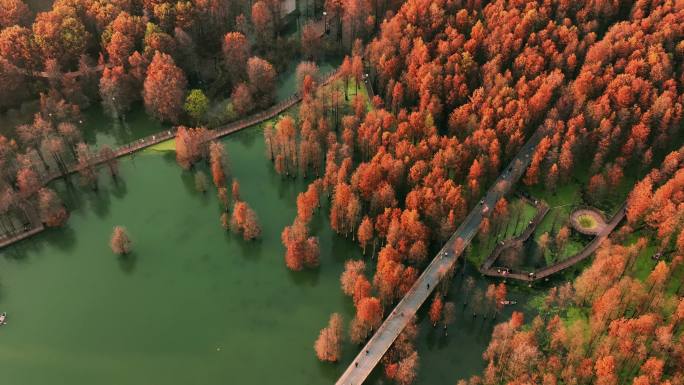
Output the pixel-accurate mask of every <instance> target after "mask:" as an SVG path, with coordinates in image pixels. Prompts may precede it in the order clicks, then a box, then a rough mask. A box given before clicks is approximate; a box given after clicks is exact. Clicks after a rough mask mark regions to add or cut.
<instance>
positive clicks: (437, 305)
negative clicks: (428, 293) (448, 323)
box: [428, 296, 444, 327]
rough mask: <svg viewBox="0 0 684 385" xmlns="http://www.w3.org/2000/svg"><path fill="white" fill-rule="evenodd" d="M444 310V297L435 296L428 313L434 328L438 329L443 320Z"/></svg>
mask: <svg viewBox="0 0 684 385" xmlns="http://www.w3.org/2000/svg"><path fill="white" fill-rule="evenodd" d="M443 308H444V303H443V302H442V297H440V296H435V297H434V299H433V300H432V304H430V310H429V311H428V316H429V317H430V322H432V326H433V327H436V326H437V323H439V320H440V319H441V318H442V309H443Z"/></svg>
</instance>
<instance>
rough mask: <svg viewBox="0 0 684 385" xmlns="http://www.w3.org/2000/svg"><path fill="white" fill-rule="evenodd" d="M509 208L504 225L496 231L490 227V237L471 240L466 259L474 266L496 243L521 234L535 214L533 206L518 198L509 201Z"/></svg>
mask: <svg viewBox="0 0 684 385" xmlns="http://www.w3.org/2000/svg"><path fill="white" fill-rule="evenodd" d="M509 208H510V216H509V220H508V221H507V222H506V223H504V224H503V225H502V226H500V227H499V228H498V229H496V228H494V227H495V226H493V225H492V230H491V231H492V233H491V235H490V236H488V237H486V238H484V239H481V238H480V237H479V236H478V237H476V238H475V239H474V240H473V242H472V248H471V251H470V253H468V256H467V258H468V260H469V261H470V262H471V263H473V264H474V265H476V266H479V265H481V264H482V262H484V260H485V259H487V257H488V256H489V254H490V253H491V252H492V250H494V247H496V243H497V242H499V241H501V240H504V239H508V238H513V237H516V236H518V235H520V234H522V232H523V231H524V230H525V228H526V227H527V224H528V223H529V222H530V220H532V218H534V216H535V214H536V213H537V210H536V208H535V207H534V206H532V205H531V204H529V203H527V201H525V200H522V199H519V198H515V199H513V200H511V202H510V203H509Z"/></svg>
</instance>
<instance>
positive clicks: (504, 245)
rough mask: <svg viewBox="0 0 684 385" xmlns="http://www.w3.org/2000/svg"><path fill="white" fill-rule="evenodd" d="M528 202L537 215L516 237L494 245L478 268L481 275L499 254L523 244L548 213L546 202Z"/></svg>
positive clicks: (488, 268)
mask: <svg viewBox="0 0 684 385" xmlns="http://www.w3.org/2000/svg"><path fill="white" fill-rule="evenodd" d="M526 200H527V199H526ZM528 201H530V203H532V204H533V205H534V206H535V207H536V209H537V213H536V214H535V215H534V217H533V218H532V220H530V222H529V223H528V224H527V227H525V230H524V231H523V232H522V233H521V234H520V235H518V236H517V237H512V238H508V239H505V240H503V241H501V242H499V243H498V244H497V245H496V247H494V250H492V252H491V253H489V256H488V257H487V259H486V260H485V261H484V262H483V263H482V265H481V266H480V272H481V273H483V274H484V273H485V272H486V271H488V270H490V269H491V268H492V265H494V262H496V260H497V259H498V258H499V256H500V255H501V253H503V252H504V250H506V249H508V248H510V247H514V246H516V245H520V244H522V243H523V242H525V241H526V240H527V239H528V238H529V237H530V236H532V233H534V230H535V229H536V228H537V226H538V225H539V224H540V223H541V221H542V220H543V219H544V217H545V216H546V214H547V213H548V212H549V205H547V204H546V202H544V201H541V200H538V199H537V200H534V201H531V200H528ZM534 202H536V203H534Z"/></svg>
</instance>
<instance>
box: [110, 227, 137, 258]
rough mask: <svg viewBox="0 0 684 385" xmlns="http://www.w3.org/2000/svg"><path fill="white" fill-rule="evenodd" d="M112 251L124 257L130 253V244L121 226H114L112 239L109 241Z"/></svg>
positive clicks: (126, 233)
mask: <svg viewBox="0 0 684 385" xmlns="http://www.w3.org/2000/svg"><path fill="white" fill-rule="evenodd" d="M109 246H110V247H111V248H112V251H113V252H114V253H115V254H118V255H126V254H128V253H130V252H131V246H132V242H131V239H130V237H129V236H128V232H126V229H125V228H124V227H122V226H114V231H113V232H112V238H111V239H110V240H109Z"/></svg>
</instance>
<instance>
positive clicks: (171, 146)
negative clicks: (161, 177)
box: [143, 139, 176, 153]
mask: <svg viewBox="0 0 684 385" xmlns="http://www.w3.org/2000/svg"><path fill="white" fill-rule="evenodd" d="M168 151H176V141H175V139H169V140H165V141H163V142H161V143H157V144H155V145H154V146H150V147H147V148H146V149H144V150H143V153H156V152H168Z"/></svg>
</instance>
